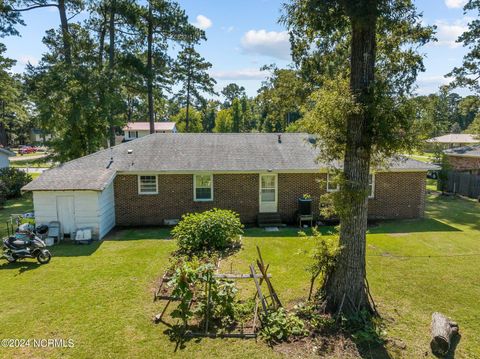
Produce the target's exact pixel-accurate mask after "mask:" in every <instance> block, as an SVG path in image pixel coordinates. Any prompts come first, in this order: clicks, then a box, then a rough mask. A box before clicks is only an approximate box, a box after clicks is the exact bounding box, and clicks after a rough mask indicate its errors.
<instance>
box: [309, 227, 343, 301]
mask: <svg viewBox="0 0 480 359" xmlns="http://www.w3.org/2000/svg"><path fill="white" fill-rule="evenodd" d="M312 231H313V236H312V238H313V240H314V241H315V248H314V250H313V254H312V263H311V264H310V265H309V266H308V267H307V271H308V272H309V273H310V275H311V277H310V290H309V293H308V300H310V299H311V297H312V292H313V286H314V284H315V281H316V280H317V278H318V277H319V276H320V275H323V281H324V282H325V281H326V279H327V278H328V275H329V273H330V271H331V270H332V269H333V267H334V265H335V262H336V259H337V257H338V254H339V253H340V250H341V247H340V246H339V239H338V235H336V234H334V233H330V235H329V236H324V235H322V234H321V233H320V232H319V231H318V230H317V229H316V228H313V229H312Z"/></svg>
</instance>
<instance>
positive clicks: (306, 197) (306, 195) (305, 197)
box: [302, 193, 312, 199]
mask: <svg viewBox="0 0 480 359" xmlns="http://www.w3.org/2000/svg"><path fill="white" fill-rule="evenodd" d="M302 199H312V196H311V195H310V194H308V193H304V194H303V196H302Z"/></svg>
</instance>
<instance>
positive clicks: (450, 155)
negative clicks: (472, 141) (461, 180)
mask: <svg viewBox="0 0 480 359" xmlns="http://www.w3.org/2000/svg"><path fill="white" fill-rule="evenodd" d="M444 154H445V157H446V159H447V162H448V165H449V167H450V169H452V170H455V171H462V172H470V173H480V146H465V147H459V148H452V149H449V150H446V151H444Z"/></svg>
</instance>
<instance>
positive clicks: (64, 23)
mask: <svg viewBox="0 0 480 359" xmlns="http://www.w3.org/2000/svg"><path fill="white" fill-rule="evenodd" d="M58 11H59V13H60V24H61V27H62V40H63V50H64V52H65V54H64V55H65V62H66V63H67V64H68V65H71V64H72V50H71V46H70V33H69V32H68V19H67V10H66V8H65V0H58Z"/></svg>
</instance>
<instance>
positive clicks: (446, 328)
mask: <svg viewBox="0 0 480 359" xmlns="http://www.w3.org/2000/svg"><path fill="white" fill-rule="evenodd" d="M431 329H432V341H431V342H430V347H431V348H432V352H433V354H436V355H441V356H443V355H446V354H447V353H448V351H449V350H450V344H451V340H452V337H453V336H454V335H456V334H457V333H458V324H457V323H455V322H452V321H451V320H450V319H448V318H447V317H446V316H444V315H443V314H441V313H438V312H435V313H433V314H432V325H431Z"/></svg>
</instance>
